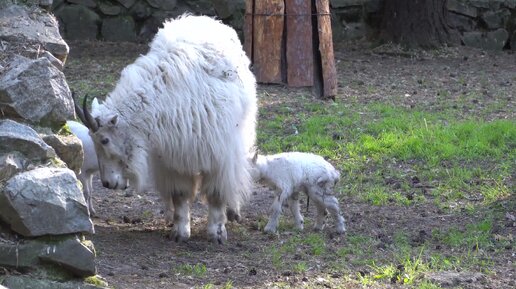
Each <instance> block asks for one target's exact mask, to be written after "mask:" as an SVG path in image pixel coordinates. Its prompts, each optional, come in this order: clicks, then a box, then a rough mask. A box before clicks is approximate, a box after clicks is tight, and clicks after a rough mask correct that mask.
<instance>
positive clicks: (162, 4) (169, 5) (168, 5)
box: [147, 0, 177, 10]
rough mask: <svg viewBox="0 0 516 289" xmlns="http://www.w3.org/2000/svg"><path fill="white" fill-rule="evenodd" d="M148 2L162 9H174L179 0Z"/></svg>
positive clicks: (153, 0) (152, 0) (149, 0)
mask: <svg viewBox="0 0 516 289" xmlns="http://www.w3.org/2000/svg"><path fill="white" fill-rule="evenodd" d="M147 3H149V5H150V6H152V7H154V8H157V9H160V10H172V9H174V8H176V5H177V0H147Z"/></svg>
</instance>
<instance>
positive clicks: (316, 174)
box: [252, 152, 346, 233]
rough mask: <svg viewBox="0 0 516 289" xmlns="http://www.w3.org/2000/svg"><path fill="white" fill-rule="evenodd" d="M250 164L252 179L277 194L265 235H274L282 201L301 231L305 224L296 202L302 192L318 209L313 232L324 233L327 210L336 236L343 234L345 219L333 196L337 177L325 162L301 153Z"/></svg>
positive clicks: (259, 157)
mask: <svg viewBox="0 0 516 289" xmlns="http://www.w3.org/2000/svg"><path fill="white" fill-rule="evenodd" d="M252 163H253V165H254V170H253V178H254V179H255V180H260V179H261V180H263V181H265V182H266V183H267V184H268V185H269V186H271V187H273V188H274V189H275V190H276V191H277V196H276V198H275V199H274V203H273V204H272V207H271V210H272V212H271V216H270V218H269V222H268V223H267V225H266V226H265V228H264V231H265V232H268V233H274V232H276V230H277V227H278V221H279V216H280V215H281V207H282V205H283V203H284V202H285V201H288V204H289V207H290V210H291V212H292V215H293V216H294V222H295V226H296V228H297V229H299V230H303V227H304V222H303V216H302V215H301V210H300V208H299V200H298V195H299V192H301V191H303V192H305V194H306V195H307V196H308V197H309V198H310V199H311V200H313V201H314V203H315V205H316V207H317V219H316V221H315V225H314V229H316V230H322V229H323V227H324V221H325V217H326V209H328V211H330V213H331V215H332V216H333V217H334V218H335V226H336V231H337V232H338V233H344V232H345V231H346V227H345V225H344V217H343V216H342V215H341V214H340V209H339V202H338V200H337V199H336V198H335V197H334V196H333V195H332V194H333V188H334V187H335V185H336V184H337V182H338V181H339V178H340V174H339V172H338V171H337V170H336V169H335V168H334V167H333V166H332V165H331V164H330V163H329V162H327V161H325V160H324V158H322V157H321V156H318V155H314V154H310V153H300V152H288V153H280V154H275V155H269V156H262V155H258V154H256V155H255V157H254V158H253V160H252Z"/></svg>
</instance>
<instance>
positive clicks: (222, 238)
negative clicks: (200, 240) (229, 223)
mask: <svg viewBox="0 0 516 289" xmlns="http://www.w3.org/2000/svg"><path fill="white" fill-rule="evenodd" d="M214 227H215V228H216V230H214V231H212V232H208V234H209V235H210V239H211V241H212V242H213V243H215V244H219V245H222V244H224V243H226V241H227V240H228V232H227V231H226V226H224V224H218V225H217V226H214Z"/></svg>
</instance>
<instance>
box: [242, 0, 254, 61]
mask: <svg viewBox="0 0 516 289" xmlns="http://www.w3.org/2000/svg"><path fill="white" fill-rule="evenodd" d="M253 14H254V0H245V18H244V29H243V30H244V51H245V53H246V54H247V57H249V59H250V60H251V61H253Z"/></svg>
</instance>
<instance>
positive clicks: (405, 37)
mask: <svg viewBox="0 0 516 289" xmlns="http://www.w3.org/2000/svg"><path fill="white" fill-rule="evenodd" d="M446 3H447V0H385V2H384V7H383V16H382V25H381V33H380V40H381V41H382V42H394V43H399V44H402V45H404V46H406V47H409V48H418V47H421V48H437V47H440V46H443V45H445V44H448V45H458V44H459V35H458V33H457V31H455V30H453V29H451V28H450V27H449V26H448V10H447V8H446Z"/></svg>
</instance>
